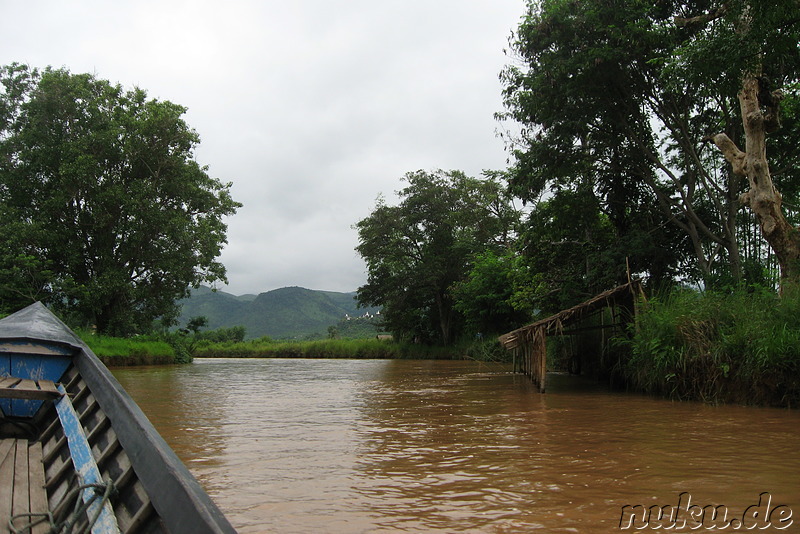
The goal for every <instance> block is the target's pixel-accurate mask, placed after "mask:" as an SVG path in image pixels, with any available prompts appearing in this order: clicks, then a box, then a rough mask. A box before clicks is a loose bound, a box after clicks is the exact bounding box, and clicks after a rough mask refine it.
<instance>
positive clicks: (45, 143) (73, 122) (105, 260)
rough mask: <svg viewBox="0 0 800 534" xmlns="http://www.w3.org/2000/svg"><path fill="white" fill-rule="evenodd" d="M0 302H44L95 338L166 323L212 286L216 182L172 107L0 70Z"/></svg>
mask: <svg viewBox="0 0 800 534" xmlns="http://www.w3.org/2000/svg"><path fill="white" fill-rule="evenodd" d="M0 82H2V86H1V87H0V210H1V211H0V228H1V230H0V236H1V237H0V247H2V248H0V299H2V300H0V304H2V306H3V307H5V308H11V307H14V306H17V305H19V304H21V303H24V302H25V301H30V300H32V299H41V300H47V301H49V302H50V303H51V304H53V305H54V306H56V307H59V308H61V309H62V310H63V311H64V312H65V313H68V314H71V315H72V316H74V318H75V320H77V321H81V322H84V323H88V324H94V325H96V326H97V328H98V329H99V330H100V331H103V332H109V333H115V334H126V333H132V332H137V331H142V330H145V329H147V328H148V327H149V326H150V325H151V323H152V321H153V320H154V319H156V318H162V319H166V320H171V319H173V318H174V317H175V316H176V312H177V309H176V307H175V304H174V303H175V300H176V299H177V298H180V297H183V296H185V295H186V292H187V288H188V287H190V286H192V285H197V284H199V283H201V282H213V281H215V280H224V279H225V268H224V266H223V265H222V264H220V263H219V262H218V261H217V260H216V258H217V257H218V256H219V253H220V251H221V247H222V246H223V245H224V243H225V242H226V230H227V227H226V224H225V222H224V217H225V216H227V215H231V214H233V213H235V211H236V208H237V207H239V206H240V204H238V203H237V202H235V201H234V200H233V199H232V198H231V196H230V193H229V188H230V184H224V183H221V182H220V181H219V180H217V179H214V178H212V177H210V176H209V175H208V173H207V169H206V168H204V167H201V166H200V165H199V164H198V163H197V162H196V161H195V159H194V154H193V151H194V148H195V147H196V146H197V144H198V143H199V136H198V134H197V132H195V131H194V130H192V129H191V128H190V127H189V126H188V125H187V124H186V122H185V121H184V120H183V118H182V116H183V114H184V113H185V111H186V109H185V108H183V107H181V106H179V105H176V104H173V103H171V102H168V101H159V100H155V99H148V98H147V94H146V93H145V91H143V90H141V89H138V88H137V89H133V90H124V89H123V88H122V87H120V86H119V85H113V84H111V83H109V82H108V81H105V80H101V79H98V78H96V77H95V76H93V75H89V74H72V73H70V72H69V71H67V70H64V69H58V70H54V69H50V68H48V69H46V70H45V71H43V72H39V71H37V70H32V69H29V68H27V67H25V66H21V65H17V64H12V65H10V66H6V67H3V68H2V70H0Z"/></svg>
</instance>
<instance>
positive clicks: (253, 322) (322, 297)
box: [178, 287, 377, 339]
mask: <svg viewBox="0 0 800 534" xmlns="http://www.w3.org/2000/svg"><path fill="white" fill-rule="evenodd" d="M355 295H356V294H355V292H352V293H337V292H334V291H315V290H313V289H305V288H303V287H284V288H281V289H275V290H273V291H267V292H266V293H261V294H259V295H242V296H236V295H232V294H230V293H226V292H224V291H219V290H217V291H213V290H211V289H209V288H207V287H200V288H198V289H193V290H192V291H191V296H190V297H189V298H187V299H182V300H180V301H179V302H178V304H179V305H181V306H182V311H181V316H180V318H179V322H180V324H181V325H185V324H186V323H187V322H188V320H189V319H190V318H192V317H197V316H200V315H204V316H205V317H207V318H208V328H209V329H216V328H221V327H231V326H244V327H245V329H246V332H247V333H246V337H247V338H248V339H251V338H257V337H261V336H270V337H272V338H275V339H287V338H296V337H306V336H308V335H310V334H326V333H327V329H328V327H329V326H332V325H336V324H337V323H338V322H339V321H341V320H342V319H344V318H345V317H346V316H350V317H358V316H361V315H364V314H365V313H367V312H370V313H375V312H376V311H377V308H358V306H357V303H356V300H355Z"/></svg>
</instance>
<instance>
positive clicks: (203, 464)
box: [114, 359, 800, 533]
mask: <svg viewBox="0 0 800 534" xmlns="http://www.w3.org/2000/svg"><path fill="white" fill-rule="evenodd" d="M114 375H115V376H116V377H117V379H118V380H119V381H120V382H121V383H122V385H123V386H124V387H125V388H126V389H127V390H128V392H129V393H130V394H131V396H132V397H133V398H134V400H135V401H136V402H138V403H139V405H140V406H141V408H142V410H144V412H145V413H146V414H147V416H148V417H149V418H150V420H151V421H152V422H153V424H154V425H155V427H156V428H157V429H158V431H159V432H160V433H161V434H162V435H163V436H164V438H165V439H166V440H167V442H168V443H169V444H170V445H171V446H172V447H173V449H174V450H175V452H176V453H177V454H178V456H179V457H180V458H181V459H182V460H183V461H184V462H185V463H186V465H187V466H188V467H189V469H190V470H191V471H192V473H193V474H194V475H195V476H196V477H197V478H198V480H199V481H200V483H201V484H202V485H203V486H204V487H205V488H206V490H207V491H208V492H209V494H210V495H211V496H212V498H213V499H214V500H215V501H216V502H217V504H218V505H219V506H220V508H222V510H223V511H224V512H225V514H226V515H227V516H228V518H229V519H230V521H231V523H232V524H233V525H234V527H235V528H236V529H237V530H238V531H239V532H242V533H261V532H275V533H321V532H334V533H335V532H342V533H360V532H364V533H377V532H488V533H493V532H496V533H506V532H507V533H511V532H513V533H518V532H537V533H538V532H541V533H563V532H573V533H613V532H625V531H637V530H638V531H650V530H652V531H658V530H660V529H663V530H667V531H670V532H688V531H690V529H691V528H692V527H698V530H699V531H704V530H705V529H706V528H711V527H716V528H715V530H714V531H723V532H724V531H734V530H746V529H749V528H750V527H752V528H753V529H752V530H749V531H751V532H800V414H799V413H798V412H797V411H788V410H779V409H767V408H747V407H739V406H724V407H712V406H706V405H703V404H699V403H679V402H670V401H666V400H661V399H654V398H649V397H645V396H641V395H636V394H625V393H620V392H610V391H608V390H607V389H606V388H604V387H602V386H599V385H597V384H595V383H592V382H591V381H587V380H585V379H582V378H580V377H573V376H568V375H558V374H553V375H548V379H547V384H548V388H549V391H548V392H547V393H546V394H544V395H540V394H539V393H537V392H536V391H535V390H534V388H533V387H532V386H531V384H530V383H529V381H528V380H527V379H526V378H524V377H521V376H518V375H514V374H512V373H511V372H510V368H509V367H507V366H504V365H499V364H481V363H477V362H462V361H458V362H453V361H398V360H285V359H264V360H254V359H236V360H211V359H198V360H195V362H194V363H193V364H191V365H185V366H165V367H144V368H130V369H116V370H114ZM659 510H661V511H662V513H661V514H659V513H657V512H658V511H659ZM712 512H715V513H716V515H714V514H712ZM659 515H660V517H659ZM681 521H683V523H681ZM670 525H671V528H668V527H670ZM681 527H682V528H681ZM698 530H694V531H695V532H696V531H698Z"/></svg>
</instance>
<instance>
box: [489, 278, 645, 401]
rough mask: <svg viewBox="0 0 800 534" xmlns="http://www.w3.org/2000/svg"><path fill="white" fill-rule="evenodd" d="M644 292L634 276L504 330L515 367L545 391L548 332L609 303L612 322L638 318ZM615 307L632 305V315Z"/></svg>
mask: <svg viewBox="0 0 800 534" xmlns="http://www.w3.org/2000/svg"><path fill="white" fill-rule="evenodd" d="M643 295H644V291H643V288H642V284H641V282H640V281H638V280H630V281H629V282H628V283H627V284H624V285H621V286H618V287H616V288H614V289H611V290H609V291H606V292H604V293H601V294H599V295H597V296H596V297H594V298H592V299H590V300H587V301H586V302H584V303H582V304H579V305H577V306H574V307H572V308H570V309H568V310H564V311H562V312H559V313H557V314H555V315H552V316H550V317H548V318H546V319H542V320H541V321H537V322H535V323H532V324H529V325H527V326H523V327H522V328H518V329H517V330H513V331H511V332H508V333H506V334H503V335H502V336H500V338H499V341H500V343H501V344H502V345H503V346H504V347H505V348H506V349H507V350H509V351H511V352H512V354H513V355H514V371H515V372H520V373H522V374H524V375H526V376H528V377H530V378H531V380H533V383H534V384H535V385H536V386H537V387H538V389H539V392H540V393H544V392H545V382H546V377H547V335H548V334H557V335H558V334H563V332H564V326H566V325H569V324H572V323H575V322H578V321H580V320H581V319H583V318H584V317H586V316H587V315H589V314H591V313H593V312H595V311H597V310H599V309H601V308H607V307H610V308H612V318H613V319H612V324H617V323H618V322H619V321H618V320H617V317H618V316H619V317H620V318H621V319H622V320H623V321H625V320H627V321H630V320H634V318H635V313H636V301H637V299H638V298H640V296H643ZM615 307H622V308H626V309H628V310H629V313H628V314H627V315H628V317H622V316H624V315H626V314H625V313H620V312H619V310H616V309H615ZM603 340H605V335H603Z"/></svg>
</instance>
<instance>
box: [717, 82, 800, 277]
mask: <svg viewBox="0 0 800 534" xmlns="http://www.w3.org/2000/svg"><path fill="white" fill-rule="evenodd" d="M759 89H760V87H759V78H758V77H756V76H755V75H749V76H747V77H745V79H744V81H743V83H742V90H741V91H739V104H740V105H741V110H742V123H743V125H744V133H745V151H744V152H742V151H741V150H740V149H739V148H738V147H737V146H736V144H735V143H734V142H733V141H731V139H730V138H729V137H728V136H727V135H725V134H717V135H716V136H714V144H716V145H717V147H718V148H719V149H720V150H721V151H722V153H723V155H724V156H725V159H727V160H728V162H729V163H730V164H731V165H732V166H733V172H734V173H736V174H739V175H741V176H744V177H746V178H747V180H748V182H749V185H750V189H749V190H748V191H747V192H746V193H744V194H742V195H741V196H740V197H739V202H740V204H742V205H743V206H748V207H749V208H750V209H751V210H752V211H753V213H755V215H756V217H757V218H758V222H759V225H760V227H761V232H762V234H763V235H764V238H765V239H766V240H767V242H768V243H769V245H770V247H771V248H772V250H773V252H774V253H775V256H776V257H777V259H778V265H780V269H781V288H784V287H785V286H786V285H787V284H792V285H796V284H798V282H800V233H798V230H797V229H796V228H794V227H793V226H792V225H790V224H789V222H788V221H787V220H786V218H785V217H784V216H783V212H782V211H781V201H782V197H781V194H780V193H779V192H778V190H777V189H775V185H774V184H773V183H772V177H771V176H770V173H769V163H768V162H767V143H766V141H767V133H768V132H771V131H774V129H777V127H778V101H779V100H780V93H778V92H776V93H772V94H771V95H769V98H768V99H767V100H769V102H764V101H763V100H765V98H764V96H765V95H764V94H763V93H761V98H762V101H759V96H760V95H759Z"/></svg>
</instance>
